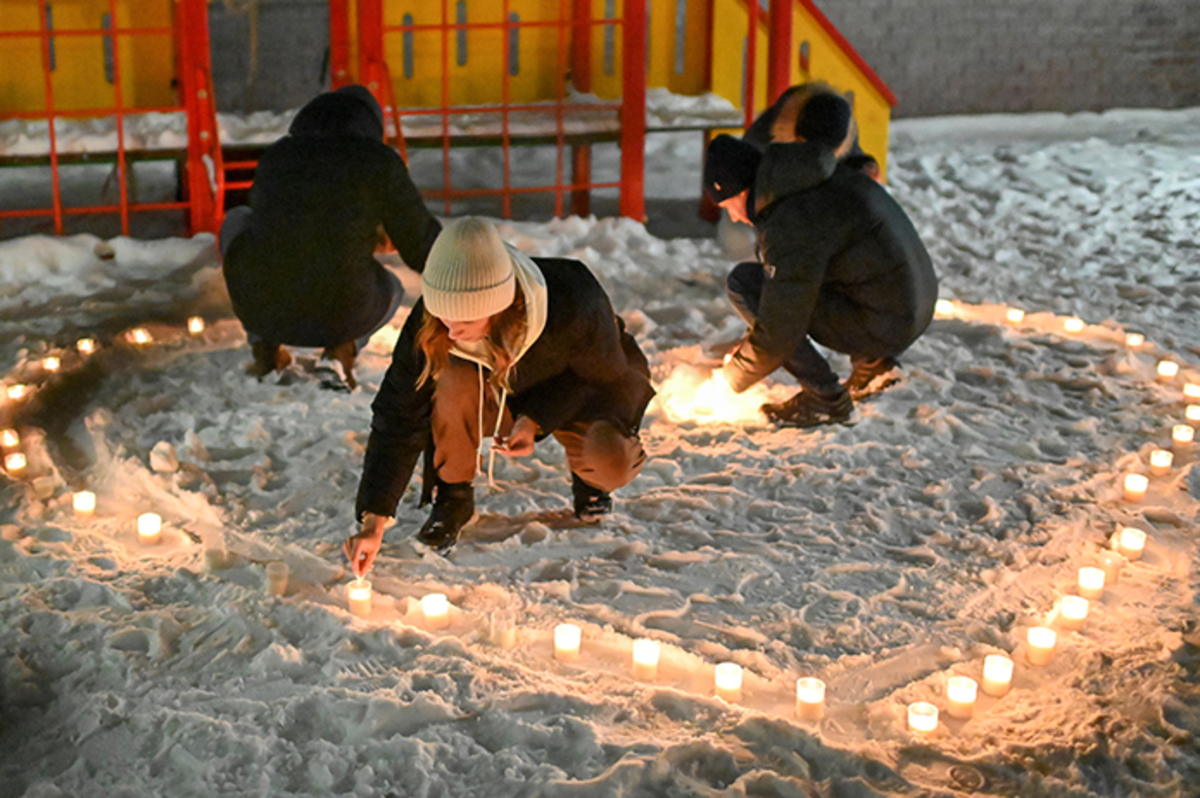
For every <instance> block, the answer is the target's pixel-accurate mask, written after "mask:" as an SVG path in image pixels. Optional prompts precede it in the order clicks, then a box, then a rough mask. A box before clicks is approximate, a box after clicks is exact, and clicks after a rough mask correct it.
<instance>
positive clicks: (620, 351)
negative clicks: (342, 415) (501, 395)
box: [356, 258, 654, 519]
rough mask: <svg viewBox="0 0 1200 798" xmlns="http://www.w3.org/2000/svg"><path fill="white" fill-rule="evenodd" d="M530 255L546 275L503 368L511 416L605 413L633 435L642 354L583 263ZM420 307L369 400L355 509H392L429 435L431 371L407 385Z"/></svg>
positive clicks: (644, 369)
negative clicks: (530, 340) (542, 305)
mask: <svg viewBox="0 0 1200 798" xmlns="http://www.w3.org/2000/svg"><path fill="white" fill-rule="evenodd" d="M533 261H534V263H536V264H537V265H538V268H539V269H541V272H542V274H543V275H544V277H545V278H546V294H547V298H548V308H547V317H546V326H545V328H544V329H543V330H542V334H541V335H540V336H539V337H538V339H537V341H536V342H534V344H533V346H531V347H530V348H529V350H528V351H527V352H525V354H524V356H522V357H521V359H520V360H519V361H518V362H517V364H516V367H515V368H514V369H513V371H512V373H511V375H510V382H511V385H510V386H509V387H510V390H509V396H508V407H509V408H510V409H511V410H512V414H513V416H514V417H516V416H528V417H529V418H530V419H532V420H533V421H534V422H536V423H537V425H538V427H539V428H540V430H541V434H542V435H546V434H549V433H551V432H554V431H555V430H557V429H560V428H562V427H564V426H566V425H567V424H569V423H571V422H573V421H608V422H610V423H612V424H613V425H614V426H615V427H617V429H619V430H622V431H623V432H625V433H627V434H629V435H635V434H636V433H637V430H638V427H639V426H640V425H641V423H642V415H643V413H645V410H646V405H647V404H649V402H650V399H651V398H653V396H654V389H653V388H651V387H650V369H649V365H648V363H647V362H646V358H645V356H644V355H643V354H642V352H641V350H640V349H639V348H638V345H637V343H636V342H635V341H634V339H633V337H632V336H631V335H629V333H627V332H625V329H624V324H623V323H621V321H620V319H619V318H618V317H617V316H616V314H615V313H614V312H613V309H612V304H611V303H610V302H609V299H608V295H607V294H606V293H605V292H604V289H603V288H602V287H601V286H600V283H599V282H597V281H596V278H595V277H594V276H593V275H592V273H591V272H590V271H588V268H587V266H585V265H584V264H582V263H580V262H579V261H577V260H569V259H566V258H534V259H533ZM424 315H425V303H424V301H423V300H422V301H418V302H417V304H416V307H414V308H413V311H412V314H411V315H410V316H409V317H408V321H407V322H406V323H405V325H404V330H403V331H402V332H401V333H400V340H399V341H398V342H397V343H396V350H395V352H394V353H393V354H392V365H391V366H390V367H389V368H388V371H387V374H386V375H385V376H384V379H383V384H382V385H381V386H380V388H379V394H378V395H377V396H376V397H375V401H374V402H373V403H372V405H371V409H372V411H373V416H372V419H371V436H370V438H369V440H368V441H367V452H366V456H365V459H364V463H363V475H362V480H361V481H360V482H359V486H358V500H357V502H356V513H357V516H358V517H359V518H360V519H361V518H362V514H363V513H365V512H370V513H374V514H376V515H385V516H391V515H395V512H396V504H397V503H398V502H399V501H400V497H401V496H402V495H403V494H404V490H405V488H406V487H407V486H408V482H409V480H410V479H411V478H412V473H413V469H414V468H415V466H416V462H417V456H418V455H420V454H421V453H422V452H425V451H426V448H427V447H429V446H430V445H431V440H432V434H433V433H432V427H431V411H432V403H433V389H434V386H433V380H429V381H427V382H426V383H425V384H424V385H422V386H421V387H419V388H418V387H417V378H418V377H419V376H420V374H421V370H422V369H423V368H424V366H425V354H424V352H422V351H421V350H420V348H419V347H418V346H417V343H416V342H417V333H418V332H419V331H420V329H421V324H422V321H423V317H424ZM429 457H430V454H428V453H427V454H426V466H428V465H429V462H428V461H429ZM428 471H429V469H428V468H426V472H427V475H428ZM428 488H429V486H428V485H427V486H426V493H428Z"/></svg>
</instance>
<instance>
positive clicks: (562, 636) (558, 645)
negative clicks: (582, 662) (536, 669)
mask: <svg viewBox="0 0 1200 798" xmlns="http://www.w3.org/2000/svg"><path fill="white" fill-rule="evenodd" d="M582 641H583V630H582V629H580V628H579V627H578V626H576V625H575V624H573V623H560V624H559V625H558V626H556V627H554V658H555V659H556V660H558V661H559V662H574V661H575V660H577V659H579V644H580V643H581V642H582Z"/></svg>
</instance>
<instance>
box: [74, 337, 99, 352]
mask: <svg viewBox="0 0 1200 798" xmlns="http://www.w3.org/2000/svg"><path fill="white" fill-rule="evenodd" d="M75 348H76V349H78V350H79V351H80V353H81V354H84V355H90V354H91V353H92V352H95V351H96V342H95V341H94V340H92V339H91V338H80V339H79V340H78V341H76V342H75Z"/></svg>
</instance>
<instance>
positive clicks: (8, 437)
mask: <svg viewBox="0 0 1200 798" xmlns="http://www.w3.org/2000/svg"><path fill="white" fill-rule="evenodd" d="M0 445H2V446H4V448H5V449H15V448H17V447H18V446H20V445H21V435H20V433H18V432H17V431H16V430H15V429H6V430H0Z"/></svg>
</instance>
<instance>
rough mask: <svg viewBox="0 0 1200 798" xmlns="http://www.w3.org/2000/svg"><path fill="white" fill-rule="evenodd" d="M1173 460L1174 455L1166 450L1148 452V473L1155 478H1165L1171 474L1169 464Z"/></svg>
mask: <svg viewBox="0 0 1200 798" xmlns="http://www.w3.org/2000/svg"><path fill="white" fill-rule="evenodd" d="M1174 460H1175V455H1173V454H1171V453H1170V452H1168V451H1167V450H1166V449H1155V450H1154V451H1152V452H1150V473H1151V474H1153V475H1154V476H1156V477H1163V476H1166V475H1167V474H1169V473H1171V463H1172V462H1174Z"/></svg>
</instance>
